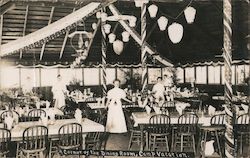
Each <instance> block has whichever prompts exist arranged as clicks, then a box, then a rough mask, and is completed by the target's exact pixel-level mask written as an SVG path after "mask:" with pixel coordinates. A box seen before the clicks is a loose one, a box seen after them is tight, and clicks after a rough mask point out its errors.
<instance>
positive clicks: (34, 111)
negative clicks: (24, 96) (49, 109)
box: [28, 109, 46, 117]
mask: <svg viewBox="0 0 250 158" xmlns="http://www.w3.org/2000/svg"><path fill="white" fill-rule="evenodd" d="M42 115H45V116H46V112H45V111H44V110H42V109H32V110H31V111H30V112H29V113H28V116H29V117H41V116H42Z"/></svg>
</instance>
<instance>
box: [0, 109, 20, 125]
mask: <svg viewBox="0 0 250 158" xmlns="http://www.w3.org/2000/svg"><path fill="white" fill-rule="evenodd" d="M6 116H11V117H14V118H15V117H17V118H19V114H18V113H17V112H16V111H13V110H8V111H4V112H3V113H2V114H1V115H0V122H3V121H4V119H5V117H6Z"/></svg>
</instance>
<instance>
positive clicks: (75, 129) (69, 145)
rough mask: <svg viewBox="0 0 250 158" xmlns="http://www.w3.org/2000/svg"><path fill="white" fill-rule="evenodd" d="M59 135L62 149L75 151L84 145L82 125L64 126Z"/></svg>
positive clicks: (69, 124)
mask: <svg viewBox="0 0 250 158" xmlns="http://www.w3.org/2000/svg"><path fill="white" fill-rule="evenodd" d="M58 134H59V142H58V143H59V144H58V147H59V148H61V149H73V148H78V147H80V146H81V145H82V125H81V124H79V123H68V124H65V125H62V126H61V127H60V129H59V132H58Z"/></svg>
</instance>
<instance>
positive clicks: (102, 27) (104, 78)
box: [101, 9, 107, 96]
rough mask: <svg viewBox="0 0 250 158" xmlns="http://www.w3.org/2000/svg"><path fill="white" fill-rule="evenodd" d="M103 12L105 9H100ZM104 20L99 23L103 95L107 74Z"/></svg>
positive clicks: (104, 93)
mask: <svg viewBox="0 0 250 158" xmlns="http://www.w3.org/2000/svg"><path fill="white" fill-rule="evenodd" d="M102 11H103V12H105V9H103V10H102ZM105 24H106V22H105V21H102V23H101V32H102V93H103V96H106V95H107V74H106V66H107V62H106V60H107V55H106V53H107V43H106V38H107V37H106V33H105V30H104V25H105Z"/></svg>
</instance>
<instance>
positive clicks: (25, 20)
mask: <svg viewBox="0 0 250 158" xmlns="http://www.w3.org/2000/svg"><path fill="white" fill-rule="evenodd" d="M28 14H29V5H27V6H26V10H25V17H24V24H23V36H25V34H26V27H27V21H28ZM22 56H23V51H20V57H19V58H20V59H21V58H22Z"/></svg>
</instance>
